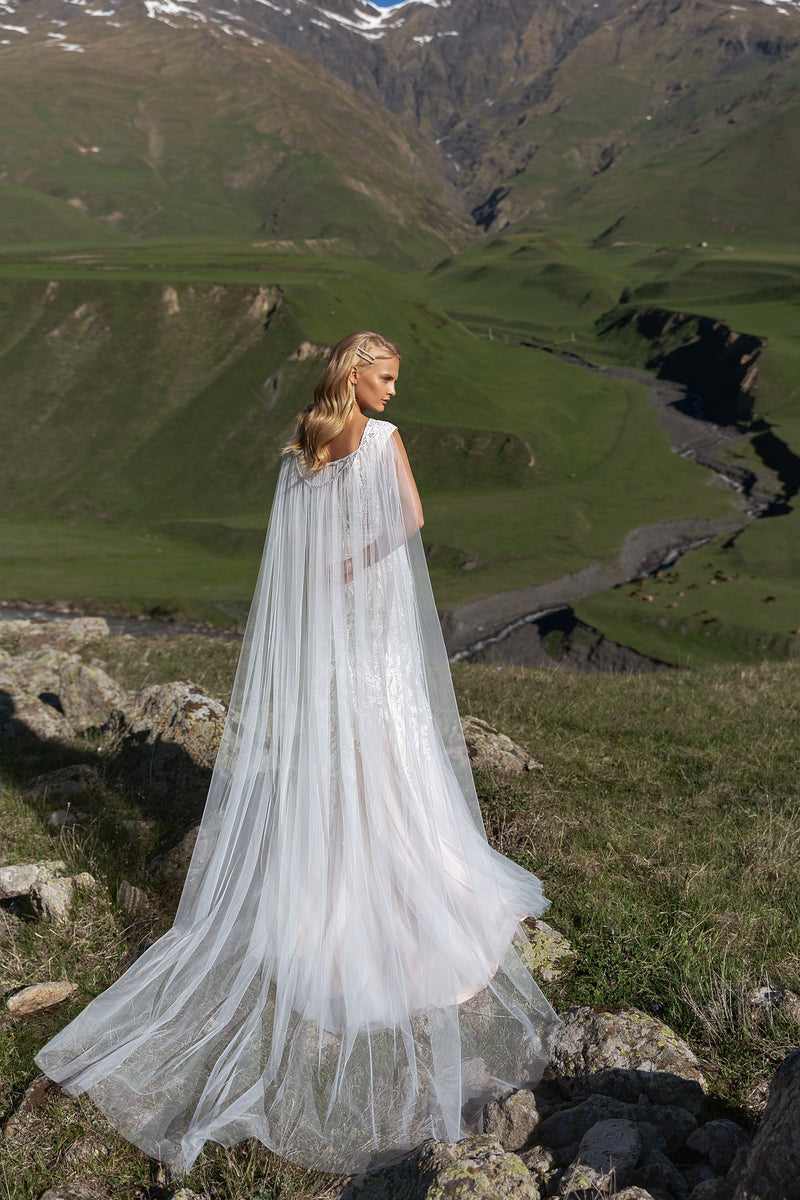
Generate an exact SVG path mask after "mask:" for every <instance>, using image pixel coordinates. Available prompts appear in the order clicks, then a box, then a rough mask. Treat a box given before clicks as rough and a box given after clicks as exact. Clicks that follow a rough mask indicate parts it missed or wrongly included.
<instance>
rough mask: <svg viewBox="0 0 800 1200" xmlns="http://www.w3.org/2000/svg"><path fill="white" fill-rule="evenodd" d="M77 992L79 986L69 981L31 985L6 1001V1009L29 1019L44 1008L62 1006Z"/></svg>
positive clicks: (13, 994) (19, 990) (20, 989)
mask: <svg viewBox="0 0 800 1200" xmlns="http://www.w3.org/2000/svg"><path fill="white" fill-rule="evenodd" d="M77 990H78V985H77V984H76V983H69V982H68V981H67V980H61V981H59V982H49V983H30V984H28V985H27V986H26V987H22V988H19V989H18V990H17V991H16V992H14V993H12V995H10V996H9V997H8V999H7V1000H6V1007H7V1009H8V1011H9V1012H10V1013H13V1014H14V1016H15V1017H27V1016H29V1015H30V1014H31V1013H35V1012H40V1011H41V1010H42V1009H43V1008H52V1007H53V1006H54V1005H55V1004H61V1002H62V1001H63V1000H68V999H69V997H70V996H71V995H72V993H73V992H76V991H77Z"/></svg>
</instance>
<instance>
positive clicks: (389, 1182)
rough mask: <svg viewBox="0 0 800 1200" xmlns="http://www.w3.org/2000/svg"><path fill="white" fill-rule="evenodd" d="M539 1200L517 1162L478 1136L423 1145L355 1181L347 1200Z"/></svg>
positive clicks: (497, 1145)
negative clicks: (399, 1198) (397, 1161)
mask: <svg viewBox="0 0 800 1200" xmlns="http://www.w3.org/2000/svg"><path fill="white" fill-rule="evenodd" d="M401 1196H402V1197H403V1200H469V1198H470V1197H475V1198H476V1200H498V1198H499V1197H503V1200H541V1198H542V1193H541V1189H540V1188H539V1185H538V1184H537V1182H536V1180H535V1179H534V1177H533V1176H532V1175H531V1174H530V1172H529V1171H528V1168H527V1167H526V1166H525V1164H524V1162H523V1161H522V1159H521V1158H519V1157H518V1156H517V1155H516V1154H507V1153H506V1152H505V1151H504V1150H503V1147H502V1146H501V1145H500V1143H499V1142H498V1141H496V1140H495V1139H494V1138H492V1137H488V1136H486V1135H482V1136H479V1137H471V1138H465V1139H464V1140H463V1141H461V1142H455V1143H449V1142H437V1141H427V1142H423V1143H422V1145H421V1146H418V1147H417V1148H416V1150H414V1151H413V1153H411V1154H410V1155H408V1156H407V1157H406V1158H404V1159H402V1160H401V1161H400V1162H399V1163H397V1164H395V1165H394V1166H392V1167H386V1168H385V1169H384V1170H382V1171H377V1172H374V1173H370V1174H368V1175H366V1176H365V1177H364V1178H362V1179H361V1180H358V1181H356V1182H355V1183H354V1184H353V1186H352V1187H351V1188H350V1189H349V1190H348V1191H347V1192H346V1193H345V1197H347V1198H348V1200H351V1198H352V1200H355V1198H356V1197H357V1198H358V1200H396V1198H397V1197H401Z"/></svg>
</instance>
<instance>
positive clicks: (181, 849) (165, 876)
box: [150, 825, 200, 891]
mask: <svg viewBox="0 0 800 1200" xmlns="http://www.w3.org/2000/svg"><path fill="white" fill-rule="evenodd" d="M199 832H200V826H199V825H193V826H192V828H191V829H189V830H187V831H186V833H185V834H184V835H183V837H182V838H181V840H180V841H179V842H178V844H177V846H173V847H172V849H171V850H168V851H167V852H166V854H159V855H157V856H156V857H155V858H154V859H153V860H152V861H151V863H150V870H151V871H152V873H153V874H154V875H155V877H156V878H157V879H158V881H159V882H160V883H161V884H162V886H163V887H165V888H167V889H168V890H169V891H180V889H181V888H182V887H183V884H184V880H185V879H186V872H187V871H188V870H189V863H190V862H191V859H192V854H193V852H194V847H195V843H196V842H197V835H198V833H199Z"/></svg>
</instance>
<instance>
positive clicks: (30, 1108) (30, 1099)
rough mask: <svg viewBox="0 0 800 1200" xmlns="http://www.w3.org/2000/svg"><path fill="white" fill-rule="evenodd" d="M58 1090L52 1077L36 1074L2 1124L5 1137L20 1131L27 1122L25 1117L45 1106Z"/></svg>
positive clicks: (12, 1135)
mask: <svg viewBox="0 0 800 1200" xmlns="http://www.w3.org/2000/svg"><path fill="white" fill-rule="evenodd" d="M60 1090H61V1089H60V1088H59V1086H58V1084H57V1083H54V1082H53V1080H52V1079H48V1078H47V1076H46V1075H37V1076H36V1078H35V1079H34V1080H33V1082H32V1083H29V1084H28V1086H27V1087H26V1089H25V1091H24V1093H23V1095H22V1099H21V1100H20V1102H19V1104H18V1105H17V1107H16V1108H15V1109H14V1112H13V1113H12V1114H11V1116H10V1117H9V1118H8V1120H7V1121H6V1123H5V1125H4V1127H3V1133H4V1134H5V1135H6V1137H7V1138H10V1137H14V1136H15V1135H16V1134H17V1133H20V1132H21V1131H22V1129H23V1128H24V1126H25V1124H26V1123H27V1120H26V1119H27V1118H28V1117H29V1116H31V1115H32V1114H35V1113H37V1112H39V1110H40V1109H43V1108H46V1107H47V1105H48V1104H50V1102H51V1101H52V1100H54V1099H55V1097H56V1096H57V1095H58V1093H59V1092H60Z"/></svg>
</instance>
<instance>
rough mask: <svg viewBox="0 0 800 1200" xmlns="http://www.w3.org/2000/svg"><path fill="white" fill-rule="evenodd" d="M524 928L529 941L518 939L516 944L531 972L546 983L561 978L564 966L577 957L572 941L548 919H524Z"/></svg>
mask: <svg viewBox="0 0 800 1200" xmlns="http://www.w3.org/2000/svg"><path fill="white" fill-rule="evenodd" d="M522 928H523V930H524V931H525V934H526V935H527V941H525V942H522V941H521V940H518V941H517V942H516V943H515V945H516V947H517V950H518V951H519V956H520V958H521V959H522V961H523V962H524V964H525V966H526V967H527V968H528V970H529V971H530V973H531V974H532V975H534V976H535V977H536V978H537V979H542V980H544V981H545V983H553V982H555V980H557V979H561V977H562V976H563V974H564V967H565V966H568V965H569V962H570V961H571V959H573V958H574V957H575V950H574V949H573V946H572V943H571V942H570V941H568V940H567V938H565V937H564V935H563V934H561V933H558V932H557V930H555V929H553V928H552V927H551V926H550V925H548V924H547V922H546V921H539V920H529V921H523V923H522Z"/></svg>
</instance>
